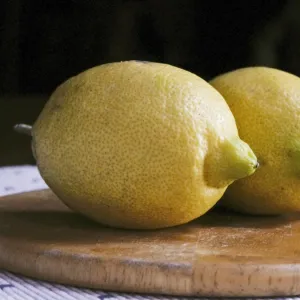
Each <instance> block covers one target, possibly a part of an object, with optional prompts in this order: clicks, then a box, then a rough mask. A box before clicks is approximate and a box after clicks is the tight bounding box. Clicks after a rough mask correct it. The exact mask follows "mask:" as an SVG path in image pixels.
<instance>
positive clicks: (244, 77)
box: [210, 67, 300, 214]
mask: <svg viewBox="0 0 300 300" xmlns="http://www.w3.org/2000/svg"><path fill="white" fill-rule="evenodd" d="M210 83H211V84H212V86H213V87H215V88H216V89H217V90H218V91H219V92H220V93H221V94H222V95H223V97H224V98H225V100H226V101H227V103H228V105H229V107H230V109H231V111H232V113H233V115H234V117H235V120H236V123H237V126H238V130H239V134H240V137H241V138H242V139H243V140H244V141H245V142H247V143H248V144H249V145H250V147H251V148H252V149H253V151H254V153H255V154H256V155H257V157H258V161H259V163H260V168H259V169H258V170H257V171H256V172H255V174H254V175H253V176H250V177H248V178H244V179H242V180H240V181H238V182H236V183H234V184H232V185H231V186H230V188H229V189H228V190H227V191H226V193H225V195H224V199H222V201H221V202H220V203H223V204H224V205H226V206H228V207H231V208H233V209H234V210H237V211H241V212H246V213H251V214H281V213H286V212H293V211H298V210H300V78H299V77H297V76H295V75H292V74H289V73H287V72H284V71H281V70H278V69H274V68H268V67H248V68H243V69H239V70H235V71H232V72H228V73H226V74H222V75H220V76H217V77H216V78H214V79H213V80H212V81H211V82H210Z"/></svg>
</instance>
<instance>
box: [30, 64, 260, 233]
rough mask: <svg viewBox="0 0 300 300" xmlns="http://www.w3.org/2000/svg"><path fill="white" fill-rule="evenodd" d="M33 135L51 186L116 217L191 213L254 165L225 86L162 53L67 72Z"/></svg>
mask: <svg viewBox="0 0 300 300" xmlns="http://www.w3.org/2000/svg"><path fill="white" fill-rule="evenodd" d="M32 137H33V151H34V154H35V157H36V160H37V165H38V168H39V170H40V173H41V175H42V177H43V178H44V179H45V181H46V183H47V184H48V185H49V187H50V188H51V189H52V190H53V191H54V193H55V194H56V195H57V196H58V197H59V198H60V199H61V200H62V201H63V202H64V203H65V204H66V205H68V206H69V207H70V208H72V209H73V210H75V211H78V212H80V213H82V214H84V215H86V216H88V217H90V218H92V219H94V220H96V221H98V222H101V223H103V224H106V225H109V226H113V227H121V228H138V229H153V228H162V227H169V226H174V225H179V224H183V223H186V222H188V221H191V220H193V219H195V218H197V217H199V216H201V215H202V214H204V213H205V212H207V211H208V210H209V209H210V208H211V207H212V206H214V205H215V203H216V202H217V201H218V200H219V199H220V198H221V196H222V195H223V193H224V191H225V189H226V188H227V186H228V185H229V184H230V183H232V182H233V181H234V180H236V179H238V178H241V177H244V176H248V175H250V174H252V173H253V172H254V171H255V168H256V166H257V160H256V157H255V155H254V153H253V152H252V150H251V149H250V147H249V146H248V145H247V144H246V143H245V142H243V141H242V140H240V139H239V137H238V131H237V128H236V124H235V120H234V118H233V115H232V113H231V111H230V109H229V108H228V105H227V104H226V102H225V100H224V99H223V98H222V96H221V95H220V94H219V93H218V92H217V91H216V90H215V89H214V88H213V87H211V85H209V83H207V82H206V81H204V80H203V79H201V78H200V77H198V76H196V75H195V74H192V73H190V72H188V71H185V70H183V69H180V68H177V67H174V66H171V65H167V64H160V63H151V62H139V61H126V62H114V63H108V64H104V65H100V66H96V67H93V68H91V69H88V70H86V71H84V72H82V73H80V74H78V75H77V76H74V77H72V78H70V79H68V80H67V81H66V82H64V83H62V84H61V85H60V86H59V87H58V88H57V89H56V90H55V91H54V93H53V94H52V95H51V97H50V99H49V100H48V102H47V103H46V105H45V107H44V109H43V110H42V112H41V114H40V115H39V117H38V119H37V121H36V122H35V124H34V125H33V128H32Z"/></svg>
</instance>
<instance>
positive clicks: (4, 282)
mask: <svg viewBox="0 0 300 300" xmlns="http://www.w3.org/2000/svg"><path fill="white" fill-rule="evenodd" d="M44 188H47V185H46V183H45V182H44V181H43V179H42V178H41V176H40V174H39V172H38V170H37V168H36V166H29V165H25V166H11V167H2V168H0V196H4V195H10V194H15V193H21V192H27V191H33V190H40V189H44ZM1 299H3V300H5V299H12V300H14V299H16V300H33V299H34V300H40V299H41V300H43V299H47V300H50V299H51V300H60V299H66V300H75V299H90V300H94V299H95V300H96V299H98V300H99V299H103V300H104V299H191V300H192V299H200V298H178V297H166V296H156V295H155V296H151V295H138V294H125V293H122V294H121V293H114V292H104V291H101V290H91V289H80V288H75V287H70V286H64V285H61V284H52V283H48V282H44V281H40V280H32V279H30V278H27V277H24V276H20V275H16V274H12V273H10V272H7V271H5V270H2V271H1V270H0V300H1ZM202 299H204V298H202ZM210 299H212V298H210ZM243 299H246V298H243ZM248 299H249V298H248ZM252 299H253V298H252ZM256 299H258V298H256ZM264 299H266V298H264ZM270 299H280V298H270ZM281 299H299V300H300V297H291V298H281Z"/></svg>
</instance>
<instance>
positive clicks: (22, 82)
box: [0, 0, 300, 165]
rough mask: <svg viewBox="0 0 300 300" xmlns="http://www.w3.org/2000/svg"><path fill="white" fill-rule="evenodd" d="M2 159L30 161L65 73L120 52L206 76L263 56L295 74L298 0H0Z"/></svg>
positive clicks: (298, 69) (121, 56) (119, 56)
mask: <svg viewBox="0 0 300 300" xmlns="http://www.w3.org/2000/svg"><path fill="white" fill-rule="evenodd" d="M0 30H1V31H0V38H1V41H0V92H1V94H0V136H1V139H0V165H11V164H25V163H34V161H33V158H32V155H31V150H30V139H29V138H28V137H26V136H21V135H18V134H16V133H14V132H13V130H12V127H13V125H14V124H15V123H18V122H24V123H30V124H31V123H33V122H34V120H35V119H36V117H37V115H38V114H39V112H40V110H41V109H42V107H43V105H44V103H45V101H47V97H48V96H49V94H50V93H51V92H52V91H53V90H54V88H55V87H56V86H57V85H58V84H60V83H61V82H62V81H64V80H65V79H67V78H68V77H70V76H72V75H75V74H77V73H79V72H81V71H83V70H84V69H87V68H89V67H92V66H95V65H98V64H102V63H106V62H112V61H119V60H129V59H138V60H149V61H157V62H165V63H169V64H173V65H176V66H179V67H182V68H185V69H187V70H189V71H192V72H194V73H196V74H198V75H200V76H202V77H203V78H204V79H207V80H209V79H210V78H212V77H214V76H216V75H218V74H220V73H223V72H226V71H229V70H233V69H236V68H239V67H245V66H250V65H265V66H272V67H277V68H280V69H283V70H286V71H289V72H291V73H294V74H296V75H300V1H299V0H290V1H289V0H286V1H285V0H278V1H276V0H269V1H263V0H258V1H254V0H252V1H238V0H236V1H220V2H219V1H216V0H211V1H208V0H207V1H201V0H140V1H137V0H136V1H133V0H132V1H125V0H124V1H120V0H111V1H110V0H106V1H104V0H103V1H101V0H98V1H97V0H93V1H92V0H60V1H54V0H43V1H37V0H2V1H1V2H0Z"/></svg>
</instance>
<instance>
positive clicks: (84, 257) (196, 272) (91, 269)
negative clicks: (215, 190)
mask: <svg viewBox="0 0 300 300" xmlns="http://www.w3.org/2000/svg"><path fill="white" fill-rule="evenodd" d="M0 267H1V268H3V269H6V270H9V271H13V272H16V273H19V274H23V275H27V276H30V277H33V278H38V279H44V280H49V281H52V282H56V283H63V284H71V285H76V286H81V287H92V288H99V289H105V290H112V291H115V292H118V291H119V292H120V291H126V292H139V293H156V294H169V295H186V296H192V295H195V296H196V295H197V296H283V295H289V296H291V295H296V294H300V215H293V216H289V217H287V216H286V217H249V216H243V215H238V214H229V213H225V212H220V211H219V212H217V211H213V212H210V213H208V214H206V215H205V216H203V217H201V218H199V219H198V220H195V221H194V222H191V223H189V224H186V225H183V226H178V227H173V228H169V229H164V230H154V231H131V230H116V229H111V228H105V227H103V226H101V225H99V224H96V223H94V222H92V221H89V220H87V219H85V218H84V217H82V216H80V215H77V214H75V213H73V212H71V211H70V210H69V209H68V208H66V207H65V206H64V205H63V204H62V203H61V202H60V201H59V200H58V199H57V198H56V197H55V196H54V195H53V194H52V192H51V191H50V190H44V191H38V192H30V193H24V194H18V195H11V196H7V197H3V198H0Z"/></svg>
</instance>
